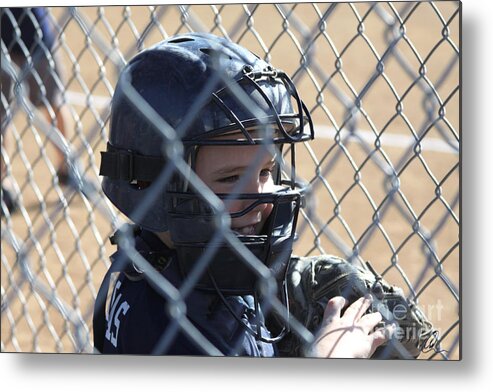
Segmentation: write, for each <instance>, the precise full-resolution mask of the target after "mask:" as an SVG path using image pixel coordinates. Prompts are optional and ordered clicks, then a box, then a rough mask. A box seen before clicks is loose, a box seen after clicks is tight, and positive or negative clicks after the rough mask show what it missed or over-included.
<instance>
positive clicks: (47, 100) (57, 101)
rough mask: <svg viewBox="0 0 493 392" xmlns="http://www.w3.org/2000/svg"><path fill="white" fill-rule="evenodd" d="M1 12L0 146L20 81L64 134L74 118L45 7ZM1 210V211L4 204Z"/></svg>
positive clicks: (8, 195)
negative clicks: (14, 71)
mask: <svg viewBox="0 0 493 392" xmlns="http://www.w3.org/2000/svg"><path fill="white" fill-rule="evenodd" d="M0 12H1V34H2V46H1V50H2V70H1V85H2V97H1V100H2V104H1V105H0V106H1V121H2V123H1V129H2V149H3V150H4V147H5V143H6V138H7V137H8V132H6V131H7V129H8V127H9V125H10V122H11V121H12V117H13V111H12V103H13V102H14V100H15V95H16V94H15V90H16V89H17V88H18V87H19V86H21V85H22V86H23V87H25V88H26V89H28V92H26V93H27V94H28V97H29V101H30V102H31V103H32V105H33V106H35V107H37V108H38V109H40V110H41V112H42V113H43V115H44V117H45V118H46V120H47V121H48V123H49V124H51V125H53V126H55V127H56V128H58V130H59V131H60V132H61V133H62V135H64V136H66V132H67V130H68V129H71V128H73V118H72V116H71V114H70V111H69V108H68V106H67V105H66V103H65V102H64V100H63V98H62V90H63V88H64V85H65V84H64V71H63V68H62V64H61V61H60V59H59V58H58V57H59V56H58V55H57V53H55V52H53V51H52V50H53V47H54V45H55V43H56V31H55V27H54V25H53V23H52V21H51V19H50V17H49V12H48V10H47V9H45V8H43V7H39V8H30V7H26V8H2V9H1V11H0ZM5 62H9V63H11V64H15V65H16V66H17V67H18V69H19V73H18V75H17V77H18V79H17V80H14V79H13V77H12V74H11V73H9V72H7V68H6V65H5V64H4V63H5ZM3 153H6V152H5V151H3ZM56 154H57V157H56V161H55V164H56V167H57V176H58V181H59V183H60V184H62V185H70V184H71V181H72V176H71V174H70V171H69V169H68V165H67V164H66V160H65V155H64V154H63V153H62V152H61V151H60V150H58V149H57V153H56ZM5 166H6V165H5V161H4V157H3V154H2V160H1V173H2V202H3V203H2V206H3V205H5V207H6V208H7V209H8V210H9V213H13V212H14V211H15V210H16V209H17V208H18V201H17V197H16V196H15V194H14V192H13V191H12V186H11V184H8V179H6V176H5V174H6V167H5ZM2 214H4V211H3V207H2Z"/></svg>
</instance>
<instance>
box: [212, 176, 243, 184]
mask: <svg viewBox="0 0 493 392" xmlns="http://www.w3.org/2000/svg"><path fill="white" fill-rule="evenodd" d="M239 178H240V176H238V175H234V176H228V177H223V178H220V179H219V180H217V181H218V182H222V183H233V182H236V181H238V180H239Z"/></svg>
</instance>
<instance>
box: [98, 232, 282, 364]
mask: <svg viewBox="0 0 493 392" xmlns="http://www.w3.org/2000/svg"><path fill="white" fill-rule="evenodd" d="M135 247H136V250H137V251H138V252H139V253H141V254H142V255H143V256H145V255H148V257H153V255H160V257H161V256H162V255H165V256H166V258H167V263H166V264H167V265H166V268H163V271H162V272H161V274H162V276H163V277H164V278H165V279H167V280H168V281H169V282H170V283H171V284H172V285H173V286H174V287H176V288H178V289H179V288H180V286H181V282H182V278H181V275H180V273H179V271H178V267H177V263H176V261H175V259H174V254H173V252H172V251H170V250H169V249H168V248H167V247H166V246H165V245H164V244H163V243H162V242H161V241H160V240H159V239H158V238H157V237H156V236H154V235H153V234H152V233H150V232H147V231H143V232H142V233H141V234H139V235H138V236H137V237H136V244H135ZM125 259H126V256H125V254H124V252H123V251H122V250H119V251H118V252H117V253H116V254H115V255H113V257H112V263H113V265H117V264H119V263H120V264H121V263H122V261H124V260H125ZM123 264H125V263H123ZM154 264H155V263H154ZM225 299H226V301H227V303H228V304H229V309H228V307H227V306H226V305H225V304H224V303H223V301H222V300H221V299H220V298H219V296H218V295H217V294H215V293H207V292H204V291H199V290H195V291H192V292H191V293H190V295H188V297H187V298H186V299H185V303H186V317H187V319H188V320H189V321H190V322H191V324H193V326H194V327H195V328H196V329H197V330H198V331H199V332H200V334H201V335H203V337H205V338H206V339H207V340H208V341H209V342H210V343H212V345H213V346H215V347H216V348H217V349H218V350H219V351H220V353H222V354H224V355H243V356H256V357H258V356H268V357H270V356H274V354H275V352H274V347H273V345H272V344H268V343H264V342H261V341H258V340H256V339H255V337H254V336H253V334H252V333H250V332H248V331H247V329H246V327H248V328H250V329H251V330H253V331H257V327H258V328H259V330H260V332H261V334H262V336H263V337H267V338H268V337H270V334H269V332H268V331H267V329H266V328H265V326H264V321H263V318H262V315H261V314H257V313H258V312H255V306H254V301H253V297H252V296H228V297H226V298H225ZM231 311H232V312H234V314H235V315H236V317H235V316H233V314H232V313H231ZM176 327H178V328H176ZM189 332H190V333H191V334H192V335H193V334H194V332H193V331H189ZM97 333H101V332H98V331H97V330H96V322H95V335H96V334H97ZM95 339H96V337H95ZM170 342H171V343H170ZM102 352H103V353H105V354H158V355H163V354H164V355H207V354H208V353H207V352H205V351H204V349H203V348H202V345H201V344H200V343H197V342H195V341H194V340H193V339H192V338H191V337H190V336H188V335H187V333H185V331H184V330H183V328H181V327H179V326H178V325H176V324H174V323H173V318H171V317H170V316H169V301H168V300H167V298H166V296H165V295H163V294H161V293H159V290H156V289H155V288H154V287H153V286H152V284H151V283H150V282H149V281H148V280H147V278H145V275H144V274H138V273H135V272H133V273H132V272H128V271H127V272H126V273H125V272H123V273H120V275H119V276H118V279H117V281H116V283H115V285H114V289H113V292H112V295H111V296H110V298H109V306H108V311H107V317H106V324H105V328H104V344H103V350H102Z"/></svg>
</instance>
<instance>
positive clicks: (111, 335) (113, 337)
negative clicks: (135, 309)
mask: <svg viewBox="0 0 493 392" xmlns="http://www.w3.org/2000/svg"><path fill="white" fill-rule="evenodd" d="M120 286H121V282H120V281H118V282H116V286H115V290H113V295H112V298H111V302H110V313H109V315H108V322H107V329H106V334H105V337H106V339H108V340H109V341H110V342H111V344H112V345H113V346H114V347H116V346H117V341H118V330H119V329H120V314H121V313H122V312H123V315H126V314H127V311H128V309H130V305H129V304H128V302H127V301H123V302H122V303H120V301H121V299H122V295H121V294H118V296H116V292H117V291H118V289H119V288H120ZM115 297H116V298H115Z"/></svg>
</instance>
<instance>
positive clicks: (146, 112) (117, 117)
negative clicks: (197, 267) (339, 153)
mask: <svg viewBox="0 0 493 392" xmlns="http://www.w3.org/2000/svg"><path fill="white" fill-rule="evenodd" d="M252 129H256V130H257V131H256V132H254V133H252V132H250V130H252ZM312 138H313V124H312V121H311V118H310V114H309V112H308V110H307V109H306V107H305V105H304V104H303V102H302V101H301V99H300V97H299V96H298V93H297V90H296V88H295V86H294V85H293V83H292V81H291V80H290V78H289V77H288V76H287V75H286V74H285V73H284V72H282V71H280V70H276V69H274V68H273V67H272V66H271V65H269V64H268V63H267V62H265V61H263V60H262V59H260V58H259V57H258V56H256V55H254V54H253V53H251V52H250V51H248V50H247V49H245V48H243V47H241V46H239V45H237V44H234V43H232V42H231V41H228V40H226V39H224V38H219V37H216V36H214V35H211V34H204V33H189V34H183V35H179V36H174V37H171V38H169V39H166V40H164V41H162V42H160V43H158V44H157V45H155V46H153V47H150V48H149V49H146V50H144V51H142V52H141V53H139V54H137V55H136V56H135V57H134V58H133V59H132V60H131V61H130V62H129V63H128V64H127V65H126V67H125V68H124V69H123V71H122V73H121V75H120V78H119V81H118V84H117V86H116V89H115V93H114V96H113V101H112V108H111V119H110V135H109V142H108V145H107V151H106V152H103V153H102V161H101V172H100V174H101V175H102V176H104V178H103V182H102V187H103V191H104V193H105V194H106V196H107V197H108V198H109V199H110V200H111V202H112V203H113V204H114V205H115V206H116V207H117V208H118V209H119V210H120V211H121V212H123V213H124V214H125V215H126V216H127V217H129V218H130V219H131V220H132V221H134V222H135V223H137V224H138V225H140V226H142V227H143V228H145V229H148V230H151V231H154V232H163V231H168V230H169V231H170V234H171V238H172V241H173V243H174V246H175V248H176V252H177V259H178V263H179V266H180V270H181V271H182V273H183V274H184V275H186V274H187V273H188V272H190V271H191V270H192V268H193V266H194V263H195V262H196V260H197V259H198V258H199V256H200V255H201V254H202V253H203V251H204V249H205V248H207V247H214V248H215V252H216V253H215V257H214V259H213V261H212V262H211V263H210V264H209V266H208V268H207V272H206V273H204V275H203V276H202V277H201V278H200V280H199V283H198V285H197V287H199V288H202V289H215V290H217V289H220V290H221V291H222V292H223V293H236V294H241V293H249V292H252V291H253V289H254V287H255V281H256V275H255V273H254V272H253V271H252V270H251V268H250V267H249V266H247V264H246V263H244V262H241V261H240V260H239V258H238V255H237V253H236V252H235V251H234V250H233V249H230V247H229V246H228V245H227V244H226V243H225V241H221V240H217V238H216V240H213V237H214V233H215V231H216V230H215V229H216V228H217V221H218V220H217V219H216V218H217V216H215V215H217V214H216V213H215V212H214V209H213V208H211V207H212V206H211V205H210V204H209V203H208V202H207V201H206V200H204V198H203V197H201V196H200V192H197V190H195V189H193V188H192V187H191V186H190V185H189V182H188V178H187V176H186V175H184V174H183V172H181V173H178V171H177V170H176V169H175V167H174V165H173V160H174V159H175V158H176V155H174V154H179V155H180V156H181V157H183V158H184V160H185V161H186V162H188V163H189V165H190V168H191V169H192V170H193V169H194V164H195V155H196V152H197V149H198V148H200V146H203V145H255V144H262V145H265V144H271V145H275V146H276V148H278V150H279V151H281V154H279V156H281V157H282V148H283V145H288V146H289V148H290V149H291V158H292V159H291V160H292V162H291V166H292V167H291V168H290V169H289V173H287V174H286V173H284V172H285V170H283V167H282V166H283V162H282V158H281V159H279V162H278V165H277V174H276V175H275V182H276V185H277V188H278V190H277V191H276V192H273V193H261V194H248V193H237V194H235V195H234V196H232V195H218V196H219V197H220V198H227V197H234V198H238V199H251V200H252V206H254V205H258V203H269V204H271V205H272V206H273V209H272V213H271V215H270V217H269V220H268V222H267V223H266V224H265V227H264V230H263V233H262V234H260V235H238V239H239V240H241V241H242V243H243V244H244V245H245V246H246V247H247V248H248V249H250V250H251V251H252V253H253V254H254V255H255V256H256V257H257V258H258V259H259V260H260V261H262V262H263V263H264V264H265V265H267V266H268V267H270V268H273V269H275V270H278V271H281V272H282V271H283V268H284V266H285V265H286V263H287V260H289V257H290V255H291V251H292V243H293V239H294V236H295V227H296V221H297V215H298V211H299V208H300V205H301V203H302V199H303V192H304V190H303V189H302V188H301V187H300V186H299V185H298V184H297V182H296V180H295V173H294V144H295V143H296V142H301V141H305V140H309V139H312ZM283 173H284V174H283ZM143 203H145V204H146V205H142V204H143ZM252 208H253V207H252ZM250 210H251V208H247V209H246V210H245V211H241V212H238V213H234V214H231V217H233V215H235V217H237V216H241V215H242V214H246V213H247V212H248V211H250Z"/></svg>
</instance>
